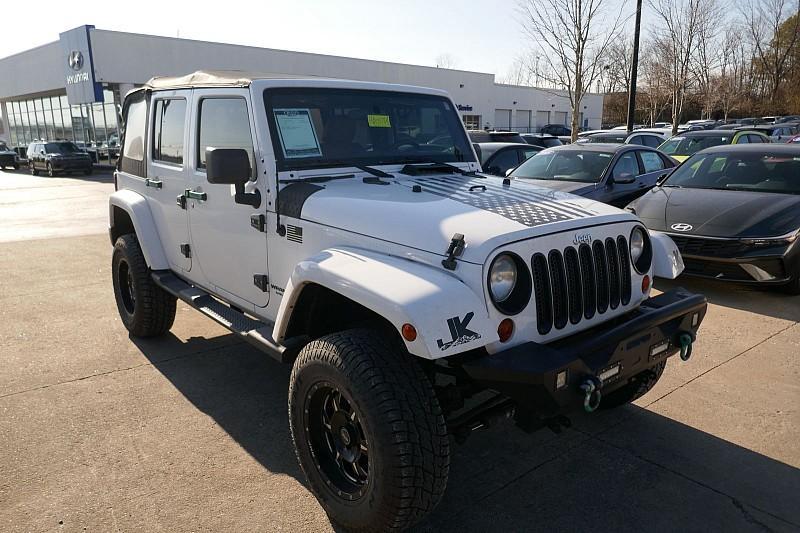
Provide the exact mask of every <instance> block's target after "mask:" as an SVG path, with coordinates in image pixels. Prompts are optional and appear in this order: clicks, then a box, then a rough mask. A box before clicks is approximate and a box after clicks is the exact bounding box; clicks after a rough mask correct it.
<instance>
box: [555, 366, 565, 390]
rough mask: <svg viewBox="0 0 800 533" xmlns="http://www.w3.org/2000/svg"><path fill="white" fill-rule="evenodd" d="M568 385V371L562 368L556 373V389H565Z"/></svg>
mask: <svg viewBox="0 0 800 533" xmlns="http://www.w3.org/2000/svg"><path fill="white" fill-rule="evenodd" d="M566 386H567V371H566V370H562V371H561V372H559V373H558V374H556V389H563V388H564V387H566Z"/></svg>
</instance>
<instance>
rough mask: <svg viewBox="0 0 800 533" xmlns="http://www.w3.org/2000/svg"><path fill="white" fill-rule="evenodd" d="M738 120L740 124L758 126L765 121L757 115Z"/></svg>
mask: <svg viewBox="0 0 800 533" xmlns="http://www.w3.org/2000/svg"><path fill="white" fill-rule="evenodd" d="M737 122H739V124H741V125H742V126H756V125H758V124H761V123H762V122H764V121H763V120H761V119H760V118H757V117H747V118H740V119H738V120H737Z"/></svg>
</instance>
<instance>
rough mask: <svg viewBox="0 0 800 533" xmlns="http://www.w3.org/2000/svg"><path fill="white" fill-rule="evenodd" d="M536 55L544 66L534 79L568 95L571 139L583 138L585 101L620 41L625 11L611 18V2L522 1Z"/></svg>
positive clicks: (522, 11)
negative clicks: (580, 132) (613, 45)
mask: <svg viewBox="0 0 800 533" xmlns="http://www.w3.org/2000/svg"><path fill="white" fill-rule="evenodd" d="M518 2H519V11H520V13H521V15H522V18H523V20H522V29H523V31H524V32H525V34H526V35H527V36H528V38H529V39H530V41H531V45H532V50H531V55H538V57H539V58H540V60H541V65H539V68H537V72H536V73H535V76H536V77H537V78H538V79H542V80H544V81H545V82H546V83H549V84H552V86H553V87H554V88H556V89H561V90H563V91H564V92H566V95H567V98H568V99H569V104H570V109H571V112H572V140H573V142H574V141H575V140H576V139H577V138H578V130H579V127H580V112H581V109H582V107H581V102H582V101H583V97H584V96H585V95H586V94H587V93H588V92H589V91H590V88H591V86H592V84H593V83H594V82H595V80H597V78H598V77H599V76H600V74H601V72H602V69H603V58H604V57H605V55H606V51H607V49H608V47H609V44H610V43H611V42H612V41H613V40H614V39H615V38H616V36H617V35H618V33H619V31H620V27H621V22H622V18H623V17H622V9H620V10H619V11H617V12H616V15H611V16H610V17H609V15H608V13H609V11H612V3H613V2H612V1H611V0H518Z"/></svg>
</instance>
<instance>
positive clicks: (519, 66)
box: [498, 56, 535, 86]
mask: <svg viewBox="0 0 800 533" xmlns="http://www.w3.org/2000/svg"><path fill="white" fill-rule="evenodd" d="M534 69H535V65H534V63H533V62H532V61H531V60H530V58H528V57H526V56H517V57H516V58H515V59H514V62H513V63H511V66H510V67H509V68H508V72H506V73H505V74H504V75H502V76H500V77H499V78H498V82H499V83H505V84H507V85H527V86H532V85H533V80H534Z"/></svg>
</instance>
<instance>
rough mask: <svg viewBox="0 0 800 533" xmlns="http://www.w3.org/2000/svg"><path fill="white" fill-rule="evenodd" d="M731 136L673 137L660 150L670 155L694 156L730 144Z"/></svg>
mask: <svg viewBox="0 0 800 533" xmlns="http://www.w3.org/2000/svg"><path fill="white" fill-rule="evenodd" d="M730 142H731V136H730V135H725V134H724V133H723V134H720V135H711V136H708V137H673V138H672V139H670V140H668V141H666V142H665V143H664V144H662V145H661V146H659V147H658V149H659V150H661V151H662V152H664V153H665V154H669V155H692V154H693V153H695V152H699V151H700V150H703V149H704V148H711V147H712V146H720V145H722V144H730Z"/></svg>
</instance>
